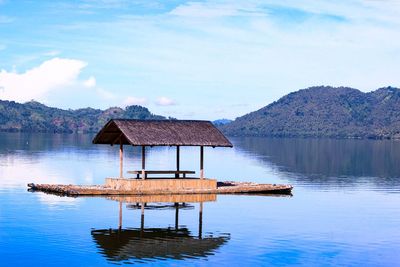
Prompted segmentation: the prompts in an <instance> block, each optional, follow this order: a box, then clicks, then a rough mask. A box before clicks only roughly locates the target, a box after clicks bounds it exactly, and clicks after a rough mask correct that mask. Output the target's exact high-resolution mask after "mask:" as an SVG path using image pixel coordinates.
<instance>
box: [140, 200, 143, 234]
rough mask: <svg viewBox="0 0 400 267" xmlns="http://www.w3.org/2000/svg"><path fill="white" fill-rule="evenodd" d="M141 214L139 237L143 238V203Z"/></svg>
mask: <svg viewBox="0 0 400 267" xmlns="http://www.w3.org/2000/svg"><path fill="white" fill-rule="evenodd" d="M141 210H142V214H141V216H140V237H143V232H144V202H142V208H141Z"/></svg>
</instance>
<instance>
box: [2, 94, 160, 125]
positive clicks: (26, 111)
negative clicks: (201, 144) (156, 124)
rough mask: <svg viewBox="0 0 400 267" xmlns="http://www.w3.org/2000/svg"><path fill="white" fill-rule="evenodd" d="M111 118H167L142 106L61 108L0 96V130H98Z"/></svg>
mask: <svg viewBox="0 0 400 267" xmlns="http://www.w3.org/2000/svg"><path fill="white" fill-rule="evenodd" d="M111 118H126V119H166V118H165V117H163V116H158V115H154V114H152V113H150V111H149V110H148V109H147V108H145V107H142V106H128V107H126V108H125V109H122V108H118V107H113V108H109V109H106V110H100V109H93V108H83V109H76V110H63V109H58V108H52V107H48V106H46V105H43V104H41V103H39V102H35V101H31V102H27V103H24V104H20V103H16V102H14V101H2V100H0V131H13V132H56V133H74V132H81V133H90V132H97V131H98V130H99V129H100V128H101V127H103V126H104V124H105V123H106V122H107V121H108V120H109V119H111Z"/></svg>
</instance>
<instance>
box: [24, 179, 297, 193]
mask: <svg viewBox="0 0 400 267" xmlns="http://www.w3.org/2000/svg"><path fill="white" fill-rule="evenodd" d="M28 187H29V190H31V191H41V192H47V193H54V194H60V195H66V196H94V195H168V194H280V195H291V192H292V189H293V186H291V185H282V184H257V183H250V182H232V181H225V182H218V183H217V188H215V189H201V188H200V189H187V190H182V189H180V190H153V191H148V190H146V191H131V190H117V189H114V188H111V187H109V186H106V185H71V184H69V185H62V184H34V183H30V184H28Z"/></svg>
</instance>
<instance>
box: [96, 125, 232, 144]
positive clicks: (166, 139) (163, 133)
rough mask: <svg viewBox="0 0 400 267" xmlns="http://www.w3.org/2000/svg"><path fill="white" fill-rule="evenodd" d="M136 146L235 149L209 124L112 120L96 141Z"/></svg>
mask: <svg viewBox="0 0 400 267" xmlns="http://www.w3.org/2000/svg"><path fill="white" fill-rule="evenodd" d="M120 140H121V141H122V143H123V144H130V145H135V146H212V147H217V146H221V147H232V144H231V142H229V140H228V139H227V138H226V137H225V136H224V135H223V134H222V133H221V132H220V131H219V130H218V129H217V128H216V127H215V126H214V125H213V124H212V123H211V122H209V121H194V120H128V119H114V120H110V121H109V122H108V123H107V124H106V125H105V126H104V127H103V129H101V130H100V132H99V133H98V134H97V135H96V137H95V138H94V139H93V143H94V144H119V142H120Z"/></svg>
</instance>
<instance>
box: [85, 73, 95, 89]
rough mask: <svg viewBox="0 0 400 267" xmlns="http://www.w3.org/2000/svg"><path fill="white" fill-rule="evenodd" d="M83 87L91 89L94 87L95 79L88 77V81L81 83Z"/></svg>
mask: <svg viewBox="0 0 400 267" xmlns="http://www.w3.org/2000/svg"><path fill="white" fill-rule="evenodd" d="M83 85H84V86H85V87H87V88H92V87H95V86H96V78H94V77H93V76H90V77H89V79H87V80H86V81H84V82H83Z"/></svg>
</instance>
